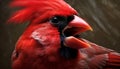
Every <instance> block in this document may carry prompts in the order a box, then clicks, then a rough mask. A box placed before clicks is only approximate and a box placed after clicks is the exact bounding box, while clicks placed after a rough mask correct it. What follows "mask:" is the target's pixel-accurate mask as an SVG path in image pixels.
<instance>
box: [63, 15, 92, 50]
mask: <svg viewBox="0 0 120 69" xmlns="http://www.w3.org/2000/svg"><path fill="white" fill-rule="evenodd" d="M87 30H90V31H93V29H92V28H91V26H90V25H89V24H88V23H87V22H85V21H84V20H83V19H82V18H80V17H78V16H76V15H74V19H73V20H72V21H71V22H70V23H69V24H68V26H67V28H66V29H65V31H64V34H65V35H67V36H68V37H66V38H65V46H68V47H71V48H76V49H78V48H86V47H90V45H89V44H88V43H86V42H85V41H83V40H82V39H80V38H79V39H78V38H75V37H74V36H75V35H77V34H80V33H82V32H85V31H87Z"/></svg>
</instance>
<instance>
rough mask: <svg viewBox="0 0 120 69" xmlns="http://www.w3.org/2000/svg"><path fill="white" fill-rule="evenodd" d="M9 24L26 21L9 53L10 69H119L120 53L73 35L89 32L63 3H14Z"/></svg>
mask: <svg viewBox="0 0 120 69" xmlns="http://www.w3.org/2000/svg"><path fill="white" fill-rule="evenodd" d="M10 6H11V7H20V8H22V10H19V11H17V12H16V13H15V14H14V15H13V16H12V18H11V19H10V20H9V22H16V23H21V22H22V23H23V22H25V21H30V24H29V25H28V27H27V28H26V29H25V31H24V32H23V34H22V35H21V37H20V38H19V40H18V41H17V43H16V47H15V50H14V52H13V54H12V68H13V69H119V68H120V54H119V53H117V52H115V51H114V50H111V49H107V48H104V47H102V46H99V45H96V44H94V43H92V42H90V41H88V40H85V39H83V38H76V37H75V35H78V34H79V33H82V32H85V31H87V30H92V28H91V27H90V25H89V24H88V23H87V22H85V21H84V20H83V19H82V18H80V17H78V16H77V12H76V10H74V9H73V8H72V7H71V6H70V5H68V4H67V3H66V2H64V0H46V1H45V0H14V1H13V2H12V3H11V4H10Z"/></svg>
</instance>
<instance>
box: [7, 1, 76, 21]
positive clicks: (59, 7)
mask: <svg viewBox="0 0 120 69" xmlns="http://www.w3.org/2000/svg"><path fill="white" fill-rule="evenodd" d="M10 7H12V8H13V7H17V8H20V9H19V10H18V11H16V12H15V13H14V14H13V15H12V17H11V18H10V19H9V21H8V22H10V23H11V22H14V23H23V22H26V21H31V22H32V23H40V22H44V21H46V20H48V19H49V18H51V17H52V16H55V15H63V16H67V15H71V14H77V12H76V10H74V9H73V8H72V7H71V6H70V5H68V4H67V3H66V2H64V0H13V1H12V2H11V3H10Z"/></svg>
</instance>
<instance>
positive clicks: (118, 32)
mask: <svg viewBox="0 0 120 69" xmlns="http://www.w3.org/2000/svg"><path fill="white" fill-rule="evenodd" d="M10 1H11V0H0V69H11V66H10V65H11V60H10V57H11V53H12V51H13V49H14V47H15V43H16V41H17V39H18V37H19V36H20V35H21V34H22V32H23V30H24V29H25V27H26V26H27V24H17V25H15V24H6V21H7V19H8V18H9V17H10V14H11V13H12V11H13V10H12V9H11V8H9V7H8V4H9V2H10ZM66 2H68V3H69V4H71V6H72V7H74V8H75V9H76V10H77V11H78V12H79V16H80V17H82V18H83V19H84V20H86V21H87V22H88V23H89V24H90V25H91V26H92V27H93V29H94V31H93V32H91V31H88V32H86V33H83V34H82V35H81V36H82V37H83V38H86V39H88V40H90V41H92V42H94V43H96V44H99V45H101V46H104V47H107V48H111V49H114V50H116V51H117V52H120V0H66Z"/></svg>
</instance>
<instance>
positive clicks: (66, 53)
mask: <svg viewBox="0 0 120 69" xmlns="http://www.w3.org/2000/svg"><path fill="white" fill-rule="evenodd" d="M65 38H66V36H65V35H64V34H62V33H60V39H61V48H60V55H61V56H62V57H64V58H66V59H74V58H76V57H77V55H78V50H77V49H73V48H70V47H67V46H65V45H64V39H65Z"/></svg>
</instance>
